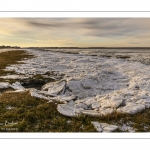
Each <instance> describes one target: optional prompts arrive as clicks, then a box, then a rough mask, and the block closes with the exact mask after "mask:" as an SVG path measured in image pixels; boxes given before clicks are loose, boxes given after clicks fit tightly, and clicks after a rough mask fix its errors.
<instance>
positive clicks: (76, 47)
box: [22, 47, 150, 49]
mask: <svg viewBox="0 0 150 150" xmlns="http://www.w3.org/2000/svg"><path fill="white" fill-rule="evenodd" d="M22 48H28V49H33V48H34V49H150V47H22Z"/></svg>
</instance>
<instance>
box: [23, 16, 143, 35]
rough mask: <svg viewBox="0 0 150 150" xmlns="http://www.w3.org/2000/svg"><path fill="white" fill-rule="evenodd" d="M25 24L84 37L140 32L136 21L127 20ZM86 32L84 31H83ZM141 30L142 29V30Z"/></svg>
mask: <svg viewBox="0 0 150 150" xmlns="http://www.w3.org/2000/svg"><path fill="white" fill-rule="evenodd" d="M26 22H27V24H28V25H29V26H32V27H38V28H48V29H49V30H50V29H52V30H54V29H55V28H57V29H59V30H61V29H62V30H65V29H72V30H78V31H80V33H81V34H83V35H86V36H100V37H101V36H102V37H110V36H123V35H134V34H137V33H138V32H141V24H140V22H139V21H138V19H133V18H132V19H127V18H115V19H113V18H86V19H82V18H74V19H70V18H62V19H58V18H57V19H53V18H50V19H47V18H46V19H27V20H26ZM85 30H86V31H85ZM142 30H143V29H142Z"/></svg>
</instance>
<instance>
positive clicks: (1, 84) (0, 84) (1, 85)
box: [0, 82, 10, 89]
mask: <svg viewBox="0 0 150 150" xmlns="http://www.w3.org/2000/svg"><path fill="white" fill-rule="evenodd" d="M9 86H10V84H9V83H8V82H0V89H6V88H9Z"/></svg>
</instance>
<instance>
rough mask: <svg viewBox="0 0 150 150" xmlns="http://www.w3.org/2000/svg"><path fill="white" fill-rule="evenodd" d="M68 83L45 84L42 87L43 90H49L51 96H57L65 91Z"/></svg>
mask: <svg viewBox="0 0 150 150" xmlns="http://www.w3.org/2000/svg"><path fill="white" fill-rule="evenodd" d="M65 86H66V81H58V82H52V83H48V84H45V85H44V86H43V87H42V90H43V91H45V90H48V93H49V94H53V95H57V94H59V93H61V92H63V91H64V90H65Z"/></svg>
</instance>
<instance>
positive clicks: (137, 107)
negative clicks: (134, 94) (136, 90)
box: [117, 102, 145, 114]
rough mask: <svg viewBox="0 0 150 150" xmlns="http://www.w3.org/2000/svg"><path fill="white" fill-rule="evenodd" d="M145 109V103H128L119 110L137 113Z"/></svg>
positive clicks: (118, 110)
mask: <svg viewBox="0 0 150 150" xmlns="http://www.w3.org/2000/svg"><path fill="white" fill-rule="evenodd" d="M144 109H145V106H144V105H143V104H135V103H131V102H129V103H127V105H126V106H124V107H120V108H118V109H117V112H120V113H128V114H135V113H138V112H140V111H142V110H144Z"/></svg>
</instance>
